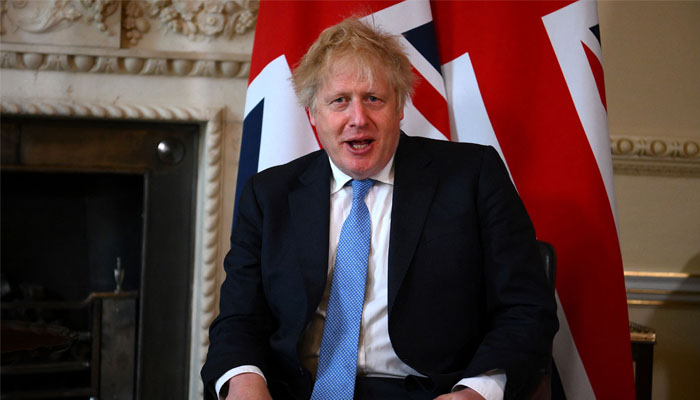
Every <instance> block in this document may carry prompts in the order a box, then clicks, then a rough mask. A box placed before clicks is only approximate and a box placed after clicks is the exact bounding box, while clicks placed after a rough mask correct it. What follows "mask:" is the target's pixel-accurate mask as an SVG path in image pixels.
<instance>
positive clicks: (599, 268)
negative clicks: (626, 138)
mask: <svg viewBox="0 0 700 400" xmlns="http://www.w3.org/2000/svg"><path fill="white" fill-rule="evenodd" d="M350 15H361V16H364V18H366V19H367V20H368V21H371V22H372V24H373V25H376V26H379V27H381V28H382V29H383V30H384V31H387V32H391V33H394V34H396V35H398V37H399V38H400V41H401V42H402V44H403V46H404V48H405V50H406V51H407V54H408V56H409V59H410V61H411V63H412V64H413V67H414V69H415V72H416V73H417V74H418V75H419V76H420V78H421V79H419V83H418V86H417V88H416V92H415V96H414V98H413V100H412V101H411V102H409V104H407V105H406V108H405V110H404V120H403V124H402V129H403V130H404V132H406V133H407V134H408V135H416V136H428V137H433V138H439V139H445V140H453V141H463V142H474V143H481V144H488V145H492V146H493V147H495V148H496V149H497V150H498V152H499V153H500V154H501V157H503V159H504V160H505V162H506V164H507V166H508V169H509V172H510V174H511V177H512V179H513V182H514V183H515V185H516V187H517V189H518V192H519V193H520V195H521V197H522V199H523V202H524V203H525V206H526V208H527V210H528V212H529V214H530V216H531V218H532V220H533V222H534V225H535V229H536V231H537V235H538V238H539V239H541V240H544V241H547V242H550V243H552V244H553V245H554V247H555V249H556V252H557V282H556V287H557V301H558V305H559V310H558V317H559V322H560V326H561V327H560V331H559V332H558V333H557V336H556V337H555V340H554V361H555V368H556V369H555V371H556V374H555V377H554V378H555V379H554V381H555V382H554V383H553V395H554V397H555V398H568V399H593V398H601V399H608V398H610V399H633V398H634V378H633V370H632V356H631V348H630V337H629V328H628V317H627V305H626V299H625V290H624V278H623V270H622V258H621V255H620V248H619V242H618V231H617V223H616V220H615V199H614V193H613V183H612V160H611V154H610V139H609V135H608V128H607V112H606V104H605V93H604V85H603V69H602V63H601V45H600V35H599V29H598V15H597V4H596V3H595V2H594V1H587V0H579V1H574V2H572V1H545V2H536V1H533V2H530V1H512V2H501V1H497V2H491V1H484V2H481V1H466V2H456V1H449V2H448V1H427V0H423V1H420V0H409V1H390V2H388V1H362V2H341V1H318V2H310V1H269V2H268V1H263V2H262V3H261V4H260V9H259V14H258V23H257V28H256V33H255V42H254V47H253V57H252V61H251V67H250V82H249V87H248V92H247V98H246V106H245V114H244V115H245V121H244V127H243V138H242V143H241V155H240V162H239V172H238V182H239V183H242V182H245V180H246V179H247V178H248V177H249V176H250V175H252V174H254V173H255V172H257V171H261V170H263V169H265V168H268V167H271V166H274V165H278V164H282V163H285V162H288V161H291V160H293V159H295V158H297V157H299V156H302V155H304V154H307V153H309V152H311V151H314V150H317V149H318V148H319V143H318V141H317V139H316V137H315V135H314V132H313V129H312V127H311V124H310V123H309V120H308V117H307V115H306V112H305V111H304V109H303V108H302V107H301V106H299V105H298V103H297V100H296V98H295V95H294V91H293V89H292V86H291V83H290V80H289V78H290V77H291V69H292V67H293V66H294V65H296V63H297V62H298V61H299V59H300V58H301V57H302V55H303V54H304V53H305V52H306V50H307V49H308V47H309V46H310V45H311V43H312V42H313V41H314V40H315V39H316V37H317V36H318V35H319V34H320V32H321V31H322V30H323V29H325V28H326V27H328V26H330V25H333V24H335V23H337V22H340V21H341V20H342V19H344V18H346V17H348V16H350ZM241 186H242V184H239V185H238V188H237V193H236V197H238V192H239V190H240V188H241Z"/></svg>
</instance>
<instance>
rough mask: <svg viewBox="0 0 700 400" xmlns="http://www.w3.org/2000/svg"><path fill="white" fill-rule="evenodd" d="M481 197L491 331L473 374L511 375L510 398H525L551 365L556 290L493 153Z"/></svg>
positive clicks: (486, 159)
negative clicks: (501, 372)
mask: <svg viewBox="0 0 700 400" xmlns="http://www.w3.org/2000/svg"><path fill="white" fill-rule="evenodd" d="M478 193H479V195H478V202H477V208H478V214H479V220H480V226H481V236H482V238H483V240H482V249H483V260H484V266H483V271H484V282H485V285H486V289H487V290H486V308H487V315H488V316H489V323H488V325H489V327H490V328H489V330H488V331H487V332H486V334H485V336H484V338H483V340H482V342H481V344H480V345H479V347H478V348H477V350H476V352H475V354H474V356H473V358H472V360H471V363H470V369H474V370H481V371H484V370H489V369H491V368H492V367H496V368H503V369H505V371H506V374H507V376H508V383H507V385H508V386H507V389H506V397H521V396H520V395H521V394H523V393H524V392H525V391H528V390H529V386H532V385H533V384H536V380H537V378H538V377H540V376H541V374H542V373H543V370H544V369H546V368H547V366H548V363H549V359H550V356H551V346H552V338H553V336H554V333H555V332H556V330H557V327H558V323H557V319H556V304H555V302H554V296H553V289H552V288H551V287H550V286H549V283H548V282H547V281H546V277H545V273H544V266H543V264H542V260H541V256H540V254H539V251H538V249H537V246H536V238H535V232H534V228H533V226H532V223H531V221H530V218H529V216H528V214H527V211H526V210H525V207H524V205H523V203H522V201H521V200H520V197H519V195H518V193H517V192H516V190H515V188H514V187H513V185H512V183H511V180H510V177H509V175H508V173H507V170H506V168H505V166H504V165H503V162H502V161H501V158H500V157H499V155H498V154H497V153H496V151H495V150H494V149H493V148H488V150H487V151H486V152H485V154H484V158H483V162H482V167H481V171H480V176H479V181H478ZM494 361H496V362H498V363H499V364H498V365H494Z"/></svg>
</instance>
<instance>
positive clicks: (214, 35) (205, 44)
mask: <svg viewBox="0 0 700 400" xmlns="http://www.w3.org/2000/svg"><path fill="white" fill-rule="evenodd" d="M257 15H258V1H257V0H41V1H38V0H0V40H2V42H3V43H16V44H44V45H46V44H49V45H54V46H89V47H96V48H113V49H116V48H121V49H127V48H134V49H135V48H139V49H150V50H160V51H173V50H179V51H193V52H199V53H206V52H228V51H231V50H232V49H233V51H234V52H239V53H240V52H241V50H242V49H243V48H245V49H248V50H249V48H250V47H251V46H252V35H247V34H248V33H250V32H252V31H253V29H254V28H255V23H256V21H257ZM239 38H242V39H241V40H240V41H239V40H238V39H239ZM238 42H240V43H238ZM232 44H233V46H232Z"/></svg>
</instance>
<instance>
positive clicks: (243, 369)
mask: <svg viewBox="0 0 700 400" xmlns="http://www.w3.org/2000/svg"><path fill="white" fill-rule="evenodd" d="M246 373H254V374H258V375H260V376H261V377H262V378H263V379H265V375H263V373H262V371H261V370H260V368H258V367H256V366H255V365H241V366H240V367H236V368H234V369H230V370H228V371H227V372H226V373H225V374H223V375H221V378H219V379H217V380H216V386H215V388H216V393H217V394H218V395H219V400H224V397H225V396H222V395H221V388H222V387H224V385H225V384H226V383H228V381H229V380H230V379H231V378H233V377H234V376H236V375H240V374H246ZM265 382H267V379H265Z"/></svg>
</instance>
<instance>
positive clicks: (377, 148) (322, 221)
mask: <svg viewBox="0 0 700 400" xmlns="http://www.w3.org/2000/svg"><path fill="white" fill-rule="evenodd" d="M414 79H415V78H414V76H413V74H412V71H411V65H410V63H409V61H408V59H407V58H406V56H405V54H404V53H403V51H402V49H401V47H400V45H399V44H398V43H397V41H396V40H395V39H394V38H392V37H391V36H389V35H386V34H384V33H382V32H380V31H378V30H376V29H373V28H372V27H369V26H367V25H365V24H364V23H362V22H361V21H359V20H357V19H355V18H350V19H347V20H345V21H343V22H341V23H340V24H338V25H336V26H333V27H330V28H328V29H326V30H325V31H324V32H323V33H322V34H321V35H320V36H319V38H318V39H317V41H316V42H315V43H314V44H313V45H312V46H311V48H310V49H309V51H308V52H307V54H306V55H305V56H304V58H303V59H302V61H301V62H300V64H299V66H298V67H297V68H296V69H295V71H294V75H293V83H294V86H295V90H296V93H297V96H298V97H299V99H300V102H301V103H302V104H303V105H304V106H305V107H306V108H307V109H308V111H309V116H310V121H311V123H312V124H313V125H314V127H315V128H316V132H317V133H318V138H319V140H320V142H321V144H322V146H323V150H320V151H317V152H314V153H311V154H309V155H307V156H304V157H301V158H299V159H297V160H295V161H292V162H291V163H289V164H286V165H283V166H279V167H274V168H270V169H268V170H266V171H263V172H261V173H259V174H257V175H255V176H253V177H252V178H251V179H250V180H249V182H248V183H247V184H246V186H245V189H244V190H243V192H242V194H241V197H240V200H239V207H238V209H239V212H238V215H237V220H236V221H237V222H236V225H235V226H234V228H233V232H232V236H231V251H230V252H229V253H228V255H227V256H226V259H225V269H226V274H227V276H226V280H225V282H224V284H223V286H222V288H221V302H220V315H219V316H218V317H217V319H216V320H215V321H214V322H213V323H212V326H211V328H210V341H211V344H210V348H209V354H208V356H207V362H206V364H205V366H204V368H203V369H202V377H203V380H204V384H205V392H206V393H205V395H206V396H207V397H208V398H212V399H213V398H216V397H217V396H220V397H221V398H227V399H248V398H250V399H269V398H271V396H272V397H274V398H275V399H288V398H289V399H308V398H312V399H324V398H328V399H331V398H333V399H335V398H353V396H354V397H355V398H359V399H369V398H376V399H391V398H395V399H405V398H415V399H433V398H436V397H438V398H439V399H440V400H446V399H482V398H488V399H499V398H503V395H504V392H505V394H506V397H513V398H515V397H524V396H527V393H528V391H530V390H531V388H532V387H533V385H534V384H535V383H536V381H537V380H538V379H539V378H541V371H544V370H546V368H547V366H548V363H549V357H550V349H551V342H552V337H553V335H554V333H555V331H556V329H557V321H556V314H555V303H554V299H553V292H552V290H551V288H549V287H548V283H547V282H546V279H545V275H544V269H543V266H542V264H541V260H540V256H539V253H538V250H537V247H536V242H535V234H534V229H533V227H532V224H531V222H530V220H529V218H528V216H527V213H526V211H525V209H524V207H523V205H522V203H521V201H520V199H519V197H518V195H517V192H516V191H515V189H514V188H513V186H512V184H511V182H510V179H509V176H508V174H507V172H506V171H505V167H504V166H503V163H502V162H501V160H500V158H499V156H498V154H497V153H496V152H495V151H494V150H493V149H492V148H490V147H484V146H478V145H473V144H458V143H449V142H442V141H434V140H429V139H423V138H411V137H408V136H406V135H404V134H403V133H401V131H400V122H401V119H402V118H403V105H404V103H405V101H406V100H407V99H408V97H409V96H410V94H411V91H412V87H413V83H414ZM280 134H284V132H280ZM360 191H361V192H362V194H358V193H360ZM349 221H351V222H349ZM345 225H348V226H352V228H346V226H345ZM365 229H366V230H367V231H366V232H365V231H364V230H365ZM358 231H360V232H361V233H359V234H358ZM348 243H350V244H348ZM347 259H349V261H347ZM348 263H349V264H348ZM346 264H347V265H350V267H348V266H347V265H346ZM357 276H360V278H359V279H360V280H353V279H357ZM347 279H350V280H349V281H348V280H347ZM358 288H359V289H358ZM358 296H359V297H360V301H359V308H355V309H353V308H352V307H353V306H352V305H350V304H351V303H352V304H354V302H355V300H352V298H356V297H358ZM348 352H349V353H348ZM348 354H349V356H348ZM347 358H349V359H350V364H347V363H346V361H345V360H346V359H347Z"/></svg>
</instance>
